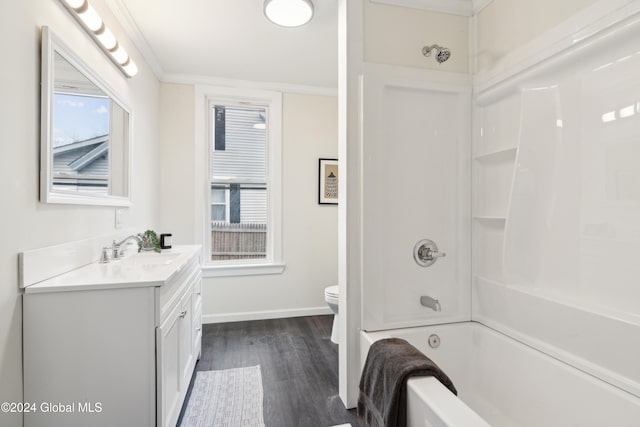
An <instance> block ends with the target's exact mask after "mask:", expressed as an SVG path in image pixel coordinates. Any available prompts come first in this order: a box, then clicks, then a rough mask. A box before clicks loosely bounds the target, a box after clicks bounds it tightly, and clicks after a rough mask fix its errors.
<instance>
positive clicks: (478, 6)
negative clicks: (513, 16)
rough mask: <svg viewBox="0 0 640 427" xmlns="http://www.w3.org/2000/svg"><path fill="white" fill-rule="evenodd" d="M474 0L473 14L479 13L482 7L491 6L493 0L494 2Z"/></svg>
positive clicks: (490, 0)
mask: <svg viewBox="0 0 640 427" xmlns="http://www.w3.org/2000/svg"><path fill="white" fill-rule="evenodd" d="M472 1H473V14H474V15H477V14H478V13H480V11H482V9H484V8H485V7H487V6H489V4H491V2H493V0H472Z"/></svg>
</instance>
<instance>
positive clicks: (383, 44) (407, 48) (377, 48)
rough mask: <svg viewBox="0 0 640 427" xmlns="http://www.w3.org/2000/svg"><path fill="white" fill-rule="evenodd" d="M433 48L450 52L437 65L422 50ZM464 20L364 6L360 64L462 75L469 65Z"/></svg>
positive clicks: (429, 13)
mask: <svg viewBox="0 0 640 427" xmlns="http://www.w3.org/2000/svg"><path fill="white" fill-rule="evenodd" d="M433 44H437V45H440V46H444V47H447V48H449V49H450V50H451V57H450V58H449V60H448V61H446V62H444V63H442V64H439V63H438V62H437V61H436V60H435V59H434V56H435V52H434V53H432V54H431V56H430V57H428V58H427V57H425V56H423V54H422V48H423V47H424V46H427V45H429V46H430V45H433ZM468 46H469V25H468V19H467V17H466V16H459V15H451V14H446V13H438V12H430V11H426V10H418V9H410V8H406V7H398V6H389V5H383V4H379V3H371V2H370V1H368V0H366V1H365V2H364V60H365V62H375V63H380V64H390V65H399V66H405V67H415V68H427V69H433V70H439V71H453V72H459V73H466V72H467V71H468V62H469V60H468V59H469V48H468Z"/></svg>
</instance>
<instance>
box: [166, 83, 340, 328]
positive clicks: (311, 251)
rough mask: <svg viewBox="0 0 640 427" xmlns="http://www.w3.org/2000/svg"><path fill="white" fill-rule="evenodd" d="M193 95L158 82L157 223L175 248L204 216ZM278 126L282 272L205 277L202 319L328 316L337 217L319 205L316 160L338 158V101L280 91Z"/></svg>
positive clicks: (192, 234) (190, 90) (192, 236)
mask: <svg viewBox="0 0 640 427" xmlns="http://www.w3.org/2000/svg"><path fill="white" fill-rule="evenodd" d="M193 97H194V88H193V86H192V85H176V84H162V85H161V100H162V107H161V113H162V116H161V117H162V118H161V122H162V129H163V132H162V136H161V147H162V159H161V164H162V168H163V171H165V172H166V174H165V175H164V176H163V177H162V178H161V180H162V181H161V182H162V183H163V184H162V213H161V218H162V229H163V230H166V231H170V232H172V233H173V235H174V242H175V243H193V242H198V241H201V238H200V236H196V235H195V233H196V231H195V230H196V229H198V228H199V227H196V224H195V221H196V218H197V217H199V218H201V217H203V215H204V213H201V212H196V209H198V208H197V206H199V205H201V203H199V200H198V198H201V197H204V194H198V192H197V191H196V188H201V183H198V184H196V183H195V182H194V180H195V178H194V174H193V165H194V162H196V161H198V162H201V161H202V159H203V157H204V156H206V155H207V154H206V153H198V152H195V151H194V129H193V123H194V119H193V114H194V112H193V105H195V100H194V99H193ZM189 105H191V106H189ZM203 108H204V103H203ZM282 121H283V123H282V125H283V127H282V135H283V136H282V138H283V141H282V164H283V174H282V181H283V185H282V187H283V189H282V200H283V209H282V220H283V233H282V234H283V261H284V263H285V264H286V268H285V271H284V273H282V274H276V275H264V276H243V277H223V278H208V279H205V280H204V285H203V294H204V305H203V316H204V321H205V322H206V321H209V322H212V321H225V320H239V319H249V318H261V317H281V316H288V315H295V314H306V313H314V312H323V313H330V312H329V311H328V307H327V305H326V303H325V301H324V288H325V287H326V286H330V285H335V284H337V280H338V278H337V275H338V273H337V268H338V267H337V265H338V253H337V248H338V243H337V237H338V213H337V207H336V206H335V205H319V204H318V193H317V188H318V159H319V158H337V151H338V142H337V136H338V135H337V134H338V132H337V121H338V112H337V98H336V97H334V96H319V95H301V94H292V93H285V94H284V96H283V112H282ZM196 131H197V130H196ZM201 131H202V132H204V130H201ZM174 179H175V180H176V181H175V182H174V183H171V181H172V180H174Z"/></svg>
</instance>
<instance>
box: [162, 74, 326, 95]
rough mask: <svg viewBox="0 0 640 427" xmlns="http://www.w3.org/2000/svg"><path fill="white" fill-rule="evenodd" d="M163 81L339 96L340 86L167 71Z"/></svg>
mask: <svg viewBox="0 0 640 427" xmlns="http://www.w3.org/2000/svg"><path fill="white" fill-rule="evenodd" d="M161 81H162V82H163V83H177V84H192V85H207V86H218V87H220V86H221V87H235V88H243V89H246V88H249V89H260V90H271V91H276V92H285V93H300V94H305V95H323V96H338V88H335V87H322V86H308V85H297V84H290V83H279V82H260V81H254V80H240V79H227V78H224V77H212V76H199V75H191V74H172V73H165V74H163V75H162V79H161Z"/></svg>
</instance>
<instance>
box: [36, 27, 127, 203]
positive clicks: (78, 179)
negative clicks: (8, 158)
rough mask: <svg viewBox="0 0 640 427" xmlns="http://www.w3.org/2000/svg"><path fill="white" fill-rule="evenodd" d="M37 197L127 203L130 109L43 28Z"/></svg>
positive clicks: (96, 75)
mask: <svg viewBox="0 0 640 427" xmlns="http://www.w3.org/2000/svg"><path fill="white" fill-rule="evenodd" d="M41 83H42V84H41V91H42V92H41V121H42V123H41V138H40V201H41V202H44V203H70V204H81V205H103V206H129V205H130V204H131V202H130V199H129V194H130V167H131V162H130V160H131V110H130V109H129V108H128V107H127V106H126V104H125V103H124V102H123V101H122V100H121V99H120V98H119V97H118V95H117V94H116V93H115V92H114V91H113V90H112V89H111V88H110V87H109V86H108V85H107V84H106V83H105V82H104V81H103V80H102V79H101V78H100V76H99V75H98V74H96V73H95V72H93V71H92V70H91V69H90V68H89V67H88V66H87V65H86V64H85V63H84V62H83V61H82V59H81V58H80V57H79V56H77V55H76V54H75V53H74V52H73V51H72V50H71V49H69V47H67V46H66V45H65V44H64V43H63V42H62V41H61V40H60V39H58V37H57V36H56V35H54V34H53V33H52V32H51V30H50V29H49V28H48V27H42V82H41Z"/></svg>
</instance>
